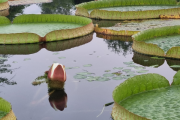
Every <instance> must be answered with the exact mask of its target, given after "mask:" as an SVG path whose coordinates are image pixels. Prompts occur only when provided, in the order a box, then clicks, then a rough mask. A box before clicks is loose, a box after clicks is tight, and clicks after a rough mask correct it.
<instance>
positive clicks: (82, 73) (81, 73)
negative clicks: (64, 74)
mask: <svg viewBox="0 0 180 120" xmlns="http://www.w3.org/2000/svg"><path fill="white" fill-rule="evenodd" d="M77 74H78V75H90V74H92V73H89V72H80V73H77Z"/></svg>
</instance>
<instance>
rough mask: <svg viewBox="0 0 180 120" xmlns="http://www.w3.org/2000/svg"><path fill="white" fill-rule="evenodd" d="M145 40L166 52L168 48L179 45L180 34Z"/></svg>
mask: <svg viewBox="0 0 180 120" xmlns="http://www.w3.org/2000/svg"><path fill="white" fill-rule="evenodd" d="M146 42H147V43H153V44H156V45H158V46H159V47H160V48H161V49H163V50H164V52H165V53H166V52H167V51H168V50H169V49H170V48H172V47H175V46H180V35H173V36H164V37H157V38H153V39H150V40H147V41H146Z"/></svg>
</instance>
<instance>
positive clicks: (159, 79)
mask: <svg viewBox="0 0 180 120" xmlns="http://www.w3.org/2000/svg"><path fill="white" fill-rule="evenodd" d="M179 76H180V71H178V72H177V73H176V75H175V76H174V80H173V83H172V84H171V85H170V84H169V81H168V80H167V79H166V78H165V77H163V76H161V75H158V74H143V75H138V76H135V77H132V78H129V79H127V80H126V81H124V82H123V83H121V84H120V85H119V86H117V87H116V88H115V90H114V91H113V99H114V102H115V103H114V107H113V111H112V117H113V119H114V120H120V119H117V118H122V120H127V119H128V120H174V119H179V112H177V111H179V108H180V95H179V90H180V77H179Z"/></svg>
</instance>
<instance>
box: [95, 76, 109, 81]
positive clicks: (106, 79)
mask: <svg viewBox="0 0 180 120" xmlns="http://www.w3.org/2000/svg"><path fill="white" fill-rule="evenodd" d="M108 80H110V79H109V78H107V77H99V78H98V79H97V81H108Z"/></svg>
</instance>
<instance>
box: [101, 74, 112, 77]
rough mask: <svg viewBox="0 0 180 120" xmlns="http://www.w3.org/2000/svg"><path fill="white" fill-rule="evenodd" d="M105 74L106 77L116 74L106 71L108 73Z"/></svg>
mask: <svg viewBox="0 0 180 120" xmlns="http://www.w3.org/2000/svg"><path fill="white" fill-rule="evenodd" d="M103 76H104V77H113V76H114V74H112V73H106V74H103Z"/></svg>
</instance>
